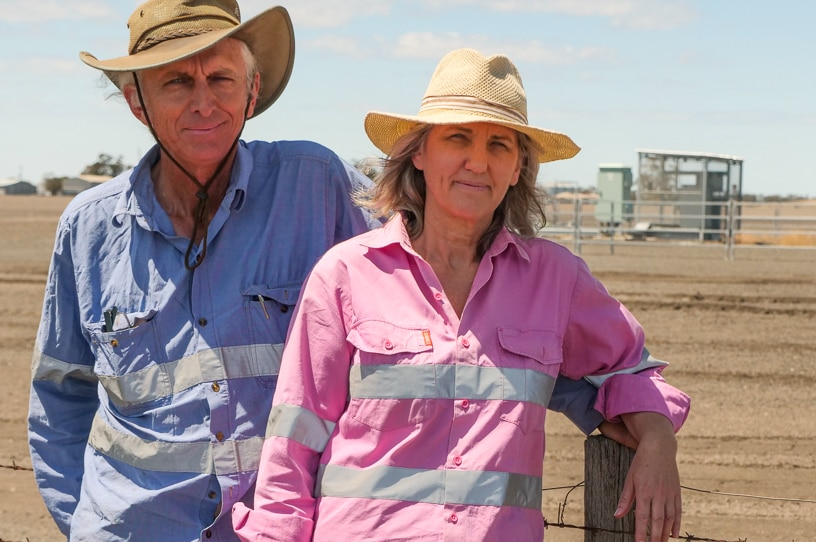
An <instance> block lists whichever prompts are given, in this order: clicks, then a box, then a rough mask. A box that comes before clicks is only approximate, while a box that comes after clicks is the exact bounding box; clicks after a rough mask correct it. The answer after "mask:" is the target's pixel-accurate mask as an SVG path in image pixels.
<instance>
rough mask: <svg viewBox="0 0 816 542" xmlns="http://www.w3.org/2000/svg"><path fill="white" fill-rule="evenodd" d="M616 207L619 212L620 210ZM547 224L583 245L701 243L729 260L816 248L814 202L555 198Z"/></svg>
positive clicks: (550, 233)
mask: <svg viewBox="0 0 816 542" xmlns="http://www.w3.org/2000/svg"><path fill="white" fill-rule="evenodd" d="M616 206H617V208H616ZM545 211H546V214H547V221H548V223H547V226H546V227H545V228H543V229H542V230H541V231H540V232H539V235H540V236H541V237H546V238H551V239H554V240H558V241H559V242H561V243H564V244H569V243H570V242H571V243H572V247H573V251H574V252H575V253H577V254H580V253H581V247H582V246H583V245H590V244H592V245H598V244H601V245H607V246H609V250H610V253H614V251H615V246H616V245H619V244H622V243H625V244H626V245H627V246H638V245H648V246H656V245H665V246H673V245H677V244H689V243H693V244H700V245H708V246H711V247H718V248H721V249H722V251H723V256H724V258H726V259H729V260H733V259H734V258H735V257H736V253H737V251H742V250H750V249H762V248H776V249H779V248H784V249H805V250H813V249H816V202H814V201H802V202H774V203H768V202H741V201H735V200H728V201H659V200H650V201H637V200H632V201H622V202H621V201H618V202H611V201H603V200H584V199H581V198H575V199H574V200H558V199H551V200H549V201H548V202H547V204H546V209H545Z"/></svg>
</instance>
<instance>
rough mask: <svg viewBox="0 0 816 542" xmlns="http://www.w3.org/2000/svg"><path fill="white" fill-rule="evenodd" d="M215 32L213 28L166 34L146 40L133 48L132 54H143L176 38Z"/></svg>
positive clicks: (176, 31)
mask: <svg viewBox="0 0 816 542" xmlns="http://www.w3.org/2000/svg"><path fill="white" fill-rule="evenodd" d="M213 30H214V29H212V28H197V29H195V30H175V31H173V32H168V33H166V34H161V35H160V36H153V37H149V38H145V39H143V40H141V41H140V42H139V43H137V44H136V47H134V48H133V50H132V51H131V52H130V54H132V55H135V54H136V53H141V52H142V51H145V50H147V49H150V48H151V47H153V46H154V45H158V44H160V43H163V42H165V41H167V40H174V39H176V38H191V37H193V36H198V35H201V34H205V33H207V32H212V31H213Z"/></svg>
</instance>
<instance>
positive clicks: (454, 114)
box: [365, 109, 581, 163]
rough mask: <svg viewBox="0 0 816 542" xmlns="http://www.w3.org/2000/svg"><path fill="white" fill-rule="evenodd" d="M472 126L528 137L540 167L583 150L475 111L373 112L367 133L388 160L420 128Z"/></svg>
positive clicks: (550, 134)
mask: <svg viewBox="0 0 816 542" xmlns="http://www.w3.org/2000/svg"><path fill="white" fill-rule="evenodd" d="M471 122H489V123H491V124H498V125H500V126H506V127H507V128H510V129H513V130H516V131H518V132H521V133H523V134H526V135H528V136H529V137H530V138H532V139H533V141H535V143H536V144H537V147H538V148H539V153H538V161H539V163H544V162H553V161H555V160H566V159H568V158H572V157H573V156H575V155H576V154H578V151H580V150H581V148H580V147H579V146H578V145H576V144H575V142H574V141H572V139H570V137H569V136H567V135H565V134H562V133H560V132H554V131H552V130H544V129H541V128H536V127H535V126H529V125H527V124H521V123H518V122H513V121H508V120H505V119H500V118H496V117H494V116H491V115H489V114H487V113H479V112H475V111H467V112H465V111H461V110H444V109H442V110H434V111H428V112H425V113H422V114H420V115H415V116H410V115H395V114H392V113H383V112H379V111H371V112H370V113H368V114H367V115H366V118H365V131H366V134H368V138H369V139H370V140H371V142H372V143H373V144H374V146H376V147H377V148H378V149H380V150H381V151H382V152H383V153H384V154H385V155H386V156H390V155H391V150H392V149H393V148H394V143H396V142H397V140H398V139H399V138H400V137H402V136H403V135H405V134H407V133H408V132H410V131H411V130H413V129H414V128H416V127H417V126H419V125H425V124H431V125H440V124H468V123H471Z"/></svg>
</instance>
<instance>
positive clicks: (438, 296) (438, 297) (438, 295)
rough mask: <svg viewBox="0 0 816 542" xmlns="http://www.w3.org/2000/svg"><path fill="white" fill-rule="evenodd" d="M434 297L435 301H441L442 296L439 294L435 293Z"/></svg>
mask: <svg viewBox="0 0 816 542" xmlns="http://www.w3.org/2000/svg"><path fill="white" fill-rule="evenodd" d="M434 297H435V298H436V300H437V301H442V294H441V293H439V292H436V295H435V296H434Z"/></svg>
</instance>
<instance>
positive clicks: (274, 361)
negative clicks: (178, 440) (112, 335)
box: [99, 344, 283, 407]
mask: <svg viewBox="0 0 816 542" xmlns="http://www.w3.org/2000/svg"><path fill="white" fill-rule="evenodd" d="M282 352H283V345H282V344H253V345H246V346H230V347H225V348H214V349H208V350H202V351H200V352H196V353H195V354H193V355H191V356H187V357H184V358H182V359H180V360H178V361H173V362H170V363H162V364H157V365H151V366H150V367H147V368H145V369H142V370H141V371H136V372H134V373H130V374H126V375H122V376H107V375H99V380H100V382H101V383H102V386H103V387H104V388H105V390H106V391H107V392H108V396H109V397H110V399H111V401H113V403H114V404H115V405H116V406H118V407H122V406H125V405H131V404H139V403H145V402H148V401H153V400H156V399H161V398H162V397H166V396H167V395H174V394H176V393H178V392H180V391H182V390H186V389H189V388H191V387H193V386H196V385H198V384H201V383H202V382H212V381H214V380H223V379H226V378H246V377H256V376H274V375H277V374H278V371H279V370H280V359H281V353H282ZM257 360H264V363H263V364H260V363H259V362H258V361H257Z"/></svg>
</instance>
